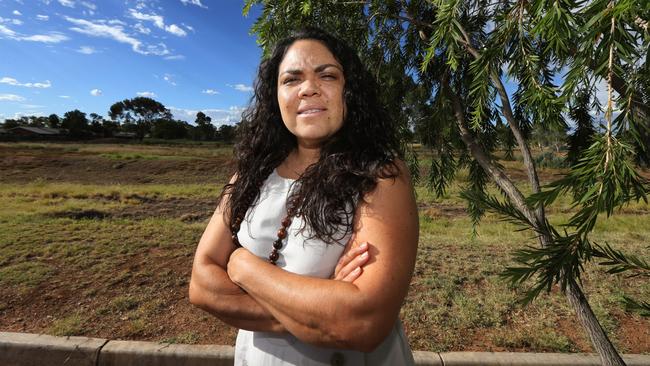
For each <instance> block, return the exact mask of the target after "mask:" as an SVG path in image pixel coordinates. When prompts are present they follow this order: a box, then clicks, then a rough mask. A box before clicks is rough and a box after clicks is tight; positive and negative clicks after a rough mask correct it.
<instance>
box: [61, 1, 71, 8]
mask: <svg viewBox="0 0 650 366" xmlns="http://www.w3.org/2000/svg"><path fill="white" fill-rule="evenodd" d="M59 4H61V5H63V6H67V7H68V8H74V1H72V0H59Z"/></svg>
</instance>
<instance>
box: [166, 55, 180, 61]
mask: <svg viewBox="0 0 650 366" xmlns="http://www.w3.org/2000/svg"><path fill="white" fill-rule="evenodd" d="M165 60H185V56H183V55H171V56H165Z"/></svg>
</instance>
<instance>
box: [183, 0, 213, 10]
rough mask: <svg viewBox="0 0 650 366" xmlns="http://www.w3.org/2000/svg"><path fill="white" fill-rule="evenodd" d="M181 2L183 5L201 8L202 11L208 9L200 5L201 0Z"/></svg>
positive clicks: (184, 0)
mask: <svg viewBox="0 0 650 366" xmlns="http://www.w3.org/2000/svg"><path fill="white" fill-rule="evenodd" d="M181 2H182V3H183V5H187V4H192V5H196V6H198V7H201V8H203V9H207V8H208V7H207V6H205V5H203V4H201V0H181Z"/></svg>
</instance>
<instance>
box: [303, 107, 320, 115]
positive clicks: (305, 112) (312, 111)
mask: <svg viewBox="0 0 650 366" xmlns="http://www.w3.org/2000/svg"><path fill="white" fill-rule="evenodd" d="M323 111H325V108H309V109H304V110H301V111H298V115H301V116H308V115H312V114H317V113H320V112H323Z"/></svg>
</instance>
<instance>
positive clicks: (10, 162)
mask: <svg viewBox="0 0 650 366" xmlns="http://www.w3.org/2000/svg"><path fill="white" fill-rule="evenodd" d="M426 164H427V159H426V157H424V158H423V159H422V167H423V170H426ZM504 164H505V165H506V166H507V167H509V168H511V169H512V172H513V174H512V176H513V177H514V178H515V179H521V180H523V179H524V176H523V172H522V169H521V166H520V165H519V164H520V163H517V162H504ZM231 171H232V162H231V147H227V146H226V147H220V146H218V145H215V144H201V145H195V144H192V145H190V144H187V145H183V144H173V145H133V144H126V145H119V144H98V143H94V144H92V143H89V144H54V143H52V144H46V143H3V144H0V331H21V332H44V333H48V334H54V335H85V336H92V337H105V338H112V339H137V340H155V341H165V342H177V343H220V344H233V343H234V336H235V330H234V329H232V328H230V327H228V326H226V325H224V324H223V323H221V322H220V321H218V320H216V319H214V318H212V317H211V316H209V315H207V314H205V313H203V312H202V311H200V310H197V309H195V308H194V307H193V306H192V305H190V304H189V302H188V300H187V285H188V280H189V275H190V269H191V268H190V267H191V263H192V256H193V252H194V249H195V246H196V243H197V242H198V240H199V237H200V235H201V233H202V230H203V228H204V227H205V225H206V223H207V220H208V218H209V216H210V215H211V213H212V211H213V210H214V207H215V199H216V197H217V195H218V193H219V192H220V189H221V187H222V185H223V184H224V183H225V182H226V179H227V177H228V175H229V173H230V172H231ZM560 173H561V171H559V170H553V169H544V170H542V171H541V176H542V178H543V179H545V180H549V179H552V177H553V176H555V175H557V174H560ZM646 174H647V172H646ZM422 176H423V177H424V176H426V171H423V174H422ZM464 183H465V182H464V176H463V174H461V175H460V176H459V178H458V180H457V181H456V182H455V183H454V184H453V185H452V187H451V188H450V190H449V192H448V194H447V195H446V196H445V197H443V198H440V199H437V198H435V197H434V196H433V195H432V194H431V193H430V192H429V191H427V189H426V187H425V186H424V184H421V185H418V187H417V197H418V205H419V207H420V246H419V253H418V260H417V264H416V269H415V276H414V279H413V281H412V284H411V289H410V291H409V295H408V297H407V299H406V302H405V304H404V307H403V309H402V314H401V318H402V320H403V323H404V325H405V328H406V331H407V335H408V337H409V339H410V342H411V345H412V348H413V349H416V350H427V351H462V350H480V351H490V350H491V351H501V350H514V351H539V352H546V351H549V352H551V351H554V352H590V351H591V347H590V343H589V341H588V339H587V338H586V337H585V336H584V335H583V334H582V329H581V327H580V326H579V324H577V320H576V318H575V317H574V315H573V313H572V310H571V308H570V307H569V306H568V304H567V302H566V301H565V299H564V297H563V296H562V295H561V294H560V293H558V291H556V290H554V291H553V292H552V293H551V294H549V295H544V296H542V297H540V298H539V299H537V300H536V301H535V302H534V303H533V304H532V305H529V306H527V307H523V306H521V305H519V304H517V302H516V300H517V299H518V298H519V296H520V295H521V293H520V291H517V290H516V289H511V288H508V286H507V284H506V283H504V282H503V281H502V280H501V279H500V278H499V273H501V272H502V271H503V269H504V267H505V266H507V265H509V264H511V259H510V255H509V253H510V252H512V251H513V250H514V249H516V248H520V247H522V246H523V245H536V243H535V241H534V240H532V239H531V234H530V233H529V232H520V231H515V230H516V229H517V228H516V227H514V226H512V225H510V224H508V223H504V222H502V221H500V220H499V219H498V218H497V217H494V216H491V215H488V216H487V217H486V218H485V219H484V221H483V223H482V224H481V226H480V227H479V235H478V236H477V237H472V235H471V221H470V220H469V218H468V217H467V215H466V214H465V210H464V202H463V201H462V200H461V199H460V198H459V197H458V192H459V190H460V189H461V187H462V186H463V184H464ZM549 212H550V214H551V218H552V221H553V222H563V221H564V220H566V219H567V218H568V217H569V215H570V214H571V209H570V207H569V203H568V201H566V200H565V201H560V202H558V203H557V204H556V205H555V206H553V207H550V208H549ZM649 224H650V207H648V205H644V204H634V205H630V206H628V207H626V208H624V209H623V210H621V211H620V212H618V213H617V214H616V215H615V216H613V217H612V218H610V219H603V220H602V221H601V222H600V223H599V225H598V227H597V228H596V230H595V232H594V234H593V237H592V238H593V239H594V240H595V241H597V242H604V241H607V242H609V243H610V244H612V245H613V246H615V247H618V248H621V249H624V250H625V251H627V252H629V253H635V254H637V255H640V256H643V257H645V258H648V253H650V250H648V249H649V245H650V240H649V239H650V225H649ZM583 286H584V289H585V292H586V293H587V295H588V296H589V301H590V303H591V305H592V307H593V309H594V311H595V312H596V314H597V316H598V318H599V319H600V321H601V323H602V324H603V325H604V326H605V328H606V329H607V331H608V332H609V334H610V336H611V338H612V339H613V341H614V343H615V344H616V345H617V347H618V348H619V349H620V350H621V351H623V352H631V353H650V319H647V318H642V317H640V316H639V315H636V314H634V313H630V312H627V311H626V310H625V308H624V307H623V305H622V304H621V299H622V296H623V295H624V294H626V295H631V296H633V297H636V298H638V299H644V300H646V301H647V300H648V299H650V281H647V279H642V278H626V277H624V276H610V275H606V274H604V272H603V270H602V268H600V267H599V266H598V265H596V264H590V265H588V266H587V268H586V272H585V275H584V278H583Z"/></svg>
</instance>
